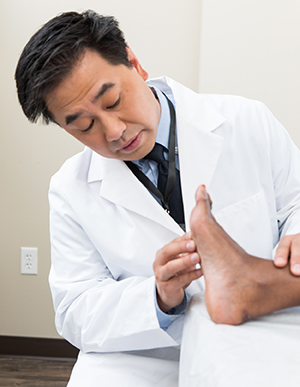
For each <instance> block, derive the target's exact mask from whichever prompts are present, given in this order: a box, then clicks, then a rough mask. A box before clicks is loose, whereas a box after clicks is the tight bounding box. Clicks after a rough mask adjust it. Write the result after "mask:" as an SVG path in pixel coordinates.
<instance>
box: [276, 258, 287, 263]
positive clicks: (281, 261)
mask: <svg viewBox="0 0 300 387" xmlns="http://www.w3.org/2000/svg"><path fill="white" fill-rule="evenodd" d="M275 262H276V263H277V264H278V265H284V264H285V259H284V258H282V257H275Z"/></svg>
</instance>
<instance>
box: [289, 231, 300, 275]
mask: <svg viewBox="0 0 300 387" xmlns="http://www.w3.org/2000/svg"><path fill="white" fill-rule="evenodd" d="M290 270H291V273H292V274H294V275H296V276H300V235H299V234H298V235H296V236H294V238H293V239H292V244H291V253H290Z"/></svg>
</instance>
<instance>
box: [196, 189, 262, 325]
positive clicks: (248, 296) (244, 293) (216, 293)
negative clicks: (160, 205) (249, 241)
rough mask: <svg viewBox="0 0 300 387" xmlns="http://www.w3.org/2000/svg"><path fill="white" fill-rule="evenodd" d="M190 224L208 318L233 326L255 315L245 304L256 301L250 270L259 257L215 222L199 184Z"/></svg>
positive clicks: (254, 285) (207, 199)
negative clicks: (201, 273)
mask: <svg viewBox="0 0 300 387" xmlns="http://www.w3.org/2000/svg"><path fill="white" fill-rule="evenodd" d="M190 226H191V231H192V235H193V239H194V240H195V242H196V245H197V250H198V252H199V254H200V257H201V266H202V271H203V275H204V278H205V284H206V290H205V303H206V307H207V310H208V313H209V314H210V317H211V318H212V320H213V321H215V322H216V323H222V324H231V325H236V324H241V323H243V322H245V321H247V320H249V318H251V317H256V316H251V312H250V309H251V308H249V305H250V304H251V303H253V302H259V300H257V289H258V287H261V284H259V283H258V280H257V279H255V276H253V274H252V272H253V264H256V263H257V261H262V260H261V259H259V258H255V257H251V256H249V255H248V254H247V253H246V252H245V251H244V250H243V249H242V248H241V247H240V246H239V245H238V244H237V243H236V242H235V241H234V240H233V239H231V238H230V236H229V235H228V234H227V233H226V232H225V231H224V230H223V228H222V227H221V226H220V225H219V224H218V223H217V222H216V220H215V219H214V217H213V216H212V214H211V202H210V199H209V196H208V194H207V192H206V190H205V188H204V187H203V186H200V187H199V188H198V190H197V192H196V206H195V208H194V209H193V211H192V214H191V218H190ZM252 258H253V259H252ZM253 278H254V280H253ZM258 293H259V292H258ZM259 294H260V293H259Z"/></svg>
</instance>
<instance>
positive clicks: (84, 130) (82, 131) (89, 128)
mask: <svg viewBox="0 0 300 387" xmlns="http://www.w3.org/2000/svg"><path fill="white" fill-rule="evenodd" d="M94 122H95V120H92V122H91V124H90V126H89V127H88V128H86V129H83V130H81V133H86V132H88V131H89V130H91V129H92V127H93V126H94Z"/></svg>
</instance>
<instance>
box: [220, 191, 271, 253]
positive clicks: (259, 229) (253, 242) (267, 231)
mask: <svg viewBox="0 0 300 387" xmlns="http://www.w3.org/2000/svg"><path fill="white" fill-rule="evenodd" d="M214 217H215V218H216V220H217V222H218V223H219V224H220V225H221V226H222V227H223V228H224V230H225V231H226V232H227V233H228V234H229V235H230V236H231V238H233V239H234V240H235V241H236V242H237V243H238V244H239V245H240V246H241V247H242V248H243V249H244V250H246V251H247V253H249V254H251V255H254V256H257V257H261V258H268V259H271V258H272V249H273V238H272V229H271V223H270V216H269V210H268V205H267V202H266V199H265V195H264V191H263V189H261V190H260V191H259V192H258V193H256V194H255V195H253V196H251V197H250V198H247V199H244V200H241V201H239V202H237V203H234V204H232V205H230V206H228V207H225V208H223V209H222V210H220V211H217V212H216V213H214Z"/></svg>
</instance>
